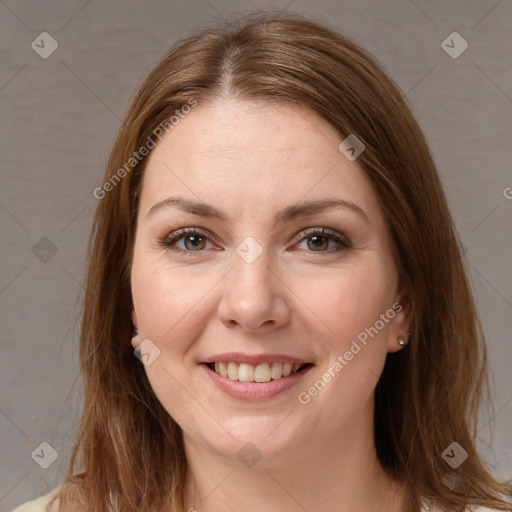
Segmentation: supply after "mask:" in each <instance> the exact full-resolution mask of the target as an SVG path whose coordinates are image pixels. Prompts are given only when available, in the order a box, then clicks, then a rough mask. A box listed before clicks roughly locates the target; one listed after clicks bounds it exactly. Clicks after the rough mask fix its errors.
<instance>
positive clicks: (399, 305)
mask: <svg viewBox="0 0 512 512" xmlns="http://www.w3.org/2000/svg"><path fill="white" fill-rule="evenodd" d="M391 309H393V310H394V311H395V317H394V318H393V319H392V320H391V321H390V328H389V331H388V332H389V335H388V352H391V353H392V352H398V350H401V349H403V348H405V345H400V343H399V342H398V339H399V337H400V336H403V337H404V338H405V340H406V341H409V338H410V336H409V334H410V332H411V326H412V305H411V301H410V299H409V296H408V295H407V294H403V295H402V296H398V297H397V300H396V301H395V302H394V303H393V306H392V307H391Z"/></svg>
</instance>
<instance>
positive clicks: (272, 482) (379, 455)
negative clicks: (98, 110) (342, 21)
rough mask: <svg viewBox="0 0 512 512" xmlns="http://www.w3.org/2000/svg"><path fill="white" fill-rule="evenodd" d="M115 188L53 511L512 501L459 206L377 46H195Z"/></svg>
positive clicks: (140, 120)
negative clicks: (454, 212) (484, 424)
mask: <svg viewBox="0 0 512 512" xmlns="http://www.w3.org/2000/svg"><path fill="white" fill-rule="evenodd" d="M94 194H95V196H96V197H97V198H98V200H99V203H98V208H97V212H96V217H95V220H94V228H93V231H92V236H91V244H90V252H89V272H88V278H87V284H86V287H87V293H86V297H85V303H84V315H83V323H82V337H81V370H82V375H83V379H84V407H83V415H82V422H81V426H80V431H79V433H78V436H77V439H76V443H75V446H74V451H73V454H72V460H71V464H70V470H69V478H68V479H67V480H66V481H65V482H64V483H63V485H62V486H61V487H60V488H58V489H56V490H54V491H53V492H52V493H51V494H50V495H47V496H46V497H43V498H42V499H41V500H40V502H39V504H37V503H36V504H32V505H33V506H34V507H35V508H34V510H43V509H42V508H41V507H42V506H44V505H45V504H46V503H50V505H49V507H50V508H49V510H60V511H68V510H69V511H81V510H84V511H85V510H91V511H92V510H94V511H97V512H100V511H107V510H120V511H123V512H124V511H171V510H172V511H193V510H197V511H200V512H217V511H229V510H246V511H256V510H262V509H267V510H276V511H277V510H279V511H284V512H288V511H290V512H291V511H299V510H308V511H313V510H332V511H334V510H336V511H337V512H339V511H341V512H348V511H353V510H358V511H386V512H398V511H406V512H419V511H420V510H421V511H427V510H430V511H437V510H449V511H455V510H457V511H459V510H466V507H469V506H470V505H471V506H473V507H474V508H473V510H478V511H487V510H490V509H492V510H509V509H510V503H509V502H508V501H507V499H508V498H506V496H507V495H509V494H510V491H511V487H510V485H509V484H507V483H502V482H498V481H496V480H495V479H494V478H493V477H492V476H491V475H490V474H489V472H488V470H487V469H486V467H485V466H484V463H483V462H482V461H481V460H480V458H479V455H478V453H477V450H476V446H475V443H476V434H475V425H476V419H477V414H478V410H479V404H480V402H481V398H485V399H490V397H489V392H488V383H487V373H486V372H487V370H486V369H487V362H486V352H485V344H484V338H483V334H482V331H481V327H480V323H479V321H478V317H477V314H476V311H475V305H474V300H473V297H472V294H471V291H470V288H469V286H468V278H467V274H466V270H465V267H464V263H463V261H462V258H461V253H460V249H459V242H458V237H457V234H456V231H455V229H454V226H453V222H452V219H451V216H450V213H449V211H448V208H447V204H446V200H445V196H444V194H443V191H442V187H441V184H440V181H439V178H438V175H437V172H436V169H435V166H434V163H433V161H432V158H431V155H430V152H429V149H428V147H427V145H426V142H425V139H424V137H423V135H422V133H421V131H420V128H419V127H418V125H417V124H416V122H415V120H414V119H413V117H412V115H411V113H410V111H409V109H408V108H407V106H406V104H405V102H404V100H403V97H402V95H401V93H400V92H399V90H398V89H397V87H396V86H395V85H394V84H393V82H392V81H391V80H390V79H389V78H388V77H387V76H386V74H385V73H384V72H383V71H382V70H381V69H380V68H379V66H378V65H377V64H376V63H375V62H374V60H372V58H371V57H369V56H368V54H367V53H365V52H364V51H363V50H362V49H361V48H359V47H357V46H356V45H355V44H354V43H352V42H350V41H349V40H347V39H345V38H344V37H342V36H341V35H339V34H337V33H334V32H332V31H330V30H329V29H327V28H324V27H321V26H319V25H317V24H314V23H311V22H308V21H305V20H303V19H301V18H298V17H280V16H275V15H272V14H268V15H265V14H263V15H258V16H253V17H249V18H247V19H243V20H240V21H239V22H238V23H234V24H231V25H229V26H227V27H221V28H217V29H212V30H207V31H205V32H203V33H201V34H198V35H196V36H194V37H191V38H189V39H186V40H183V41H181V42H180V43H179V44H178V45H177V46H176V47H175V48H174V49H173V50H172V51H171V52H170V53H169V54H168V55H167V56H166V57H165V58H164V60H162V62H160V63H159V64H158V65H157V66H156V68H155V69H154V70H153V71H152V72H151V73H150V75H149V76H148V78H147V79H146V81H145V83H144V84H143V85H142V87H141V89H140V91H139V93H138V95H137V96H136V98H135V100H134V101H133V103H132V105H131V107H130V109H129V112H128V114H127V116H126V118H125V120H124V122H123V124H122V127H121V129H120V133H119V135H118V138H117V141H116V143H115V145H114V148H113V150H112V154H111V157H110V160H109V163H108V168H107V171H106V174H105V179H104V182H103V185H102V186H101V187H99V188H98V189H96V190H95V192H94ZM134 349H135V351H134ZM134 353H135V355H136V356H137V357H134ZM53 498H55V499H53ZM41 504H42V505H41ZM28 506H30V504H29V505H26V507H28ZM19 510H30V509H29V508H23V507H21V508H20V509H19Z"/></svg>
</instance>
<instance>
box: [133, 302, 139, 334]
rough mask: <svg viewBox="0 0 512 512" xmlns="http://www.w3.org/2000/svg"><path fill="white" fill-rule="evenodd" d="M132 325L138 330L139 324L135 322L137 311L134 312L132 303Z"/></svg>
mask: <svg viewBox="0 0 512 512" xmlns="http://www.w3.org/2000/svg"><path fill="white" fill-rule="evenodd" d="M132 325H133V327H135V329H137V330H139V325H138V323H137V313H135V307H134V306H133V303H132Z"/></svg>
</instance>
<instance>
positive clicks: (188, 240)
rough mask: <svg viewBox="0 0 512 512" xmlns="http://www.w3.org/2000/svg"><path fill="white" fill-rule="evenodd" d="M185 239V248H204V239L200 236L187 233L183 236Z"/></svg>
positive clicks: (192, 249)
mask: <svg viewBox="0 0 512 512" xmlns="http://www.w3.org/2000/svg"><path fill="white" fill-rule="evenodd" d="M183 238H184V240H185V248H186V249H189V250H191V251H195V250H201V249H204V248H205V245H206V239H205V238H203V237H202V236H196V235H187V236H185V237H183Z"/></svg>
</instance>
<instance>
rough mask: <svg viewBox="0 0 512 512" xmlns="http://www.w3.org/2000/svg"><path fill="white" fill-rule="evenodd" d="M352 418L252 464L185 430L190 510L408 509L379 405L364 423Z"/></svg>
mask: <svg viewBox="0 0 512 512" xmlns="http://www.w3.org/2000/svg"><path fill="white" fill-rule="evenodd" d="M368 413H369V414H368ZM351 420H352V421H350V422H348V423H347V424H346V425H344V426H343V430H337V431H332V432H325V433H324V434H325V435H318V436H315V438H310V439H309V440H308V442H307V443H303V444H302V445H301V446H300V447H298V448H297V449H296V450H294V451H292V452H290V453H288V454H286V455H284V456H282V457H275V458H274V459H273V460H271V461H267V462H266V463H265V464H263V463H262V462H258V463H256V464H255V465H254V466H253V467H250V468H248V467H245V466H244V465H243V464H241V463H240V461H239V460H238V459H233V458H229V457H227V456H224V455H222V454H219V453H215V452H212V451H211V450H209V449H206V448H205V447H204V446H202V445H199V444H198V443H196V442H195V440H193V439H192V438H190V437H188V436H187V435H186V434H184V443H185V450H186V455H187V461H188V476H187V482H186V486H185V510H187V511H188V510H194V509H195V510H197V511H199V512H228V511H232V510H244V511H247V512H253V511H254V512H256V511H258V512H259V511H261V510H265V509H266V510H279V511H280V512H298V511H304V510H306V511H312V510H324V511H334V510H335V511H336V512H356V511H357V512H366V511H368V512H370V511H371V512H378V511H386V512H394V511H399V510H401V503H402V498H403V487H402V485H401V484H400V483H398V482H396V481H394V480H393V479H392V478H391V477H390V476H389V475H387V474H386V472H385V471H384V470H383V468H382V466H381V464H380V462H379V461H378V459H377V454H376V450H375V444H374V439H373V409H371V410H368V411H366V415H365V414H364V413H363V414H362V415H361V417H360V418H359V420H358V421H353V420H354V419H353V418H352V419H351ZM369 420H371V421H369ZM262 450H264V448H262Z"/></svg>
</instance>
